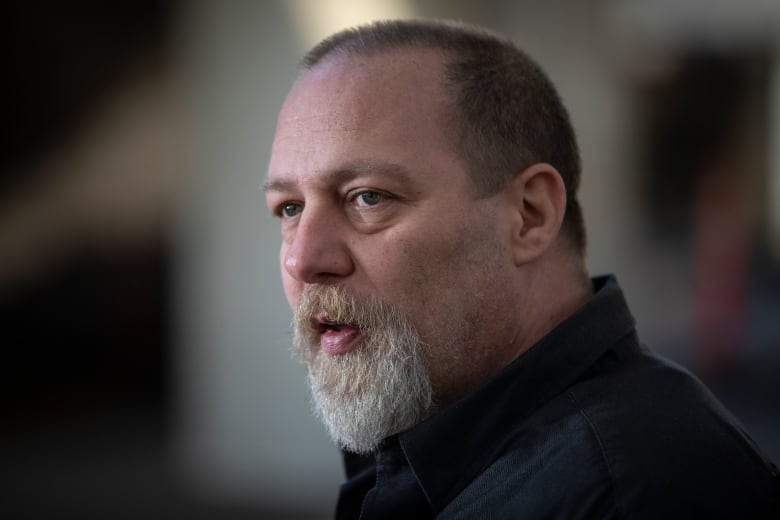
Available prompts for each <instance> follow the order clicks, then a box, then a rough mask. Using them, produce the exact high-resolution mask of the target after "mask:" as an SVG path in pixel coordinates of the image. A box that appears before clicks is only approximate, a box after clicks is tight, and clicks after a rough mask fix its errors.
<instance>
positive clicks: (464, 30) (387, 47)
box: [300, 19, 519, 70]
mask: <svg viewBox="0 0 780 520" xmlns="http://www.w3.org/2000/svg"><path fill="white" fill-rule="evenodd" d="M475 42H481V43H483V44H484V45H486V46H489V47H494V46H496V45H502V46H509V47H512V48H514V49H517V50H519V49H518V48H517V46H516V45H515V43H514V42H513V41H512V40H511V39H509V38H507V37H506V36H504V35H502V34H500V33H497V32H494V31H491V30H490V29H486V28H484V27H480V26H476V25H471V24H467V23H464V22H461V21H453V20H440V19H432V20H383V21H377V22H372V23H369V24H364V25H359V26H355V27H350V28H347V29H343V30H341V31H339V32H337V33H335V34H332V35H331V36H329V37H327V38H325V39H324V40H322V41H320V42H319V43H318V44H317V45H315V46H314V47H312V48H311V50H309V52H307V53H306V55H304V57H303V59H302V60H301V62H300V65H301V67H302V68H303V69H304V70H307V69H311V68H313V67H315V66H316V65H317V64H318V63H320V62H322V61H323V60H325V59H327V58H329V57H336V56H339V55H340V56H344V57H348V56H355V55H363V56H367V57H368V56H371V55H374V54H380V53H383V52H387V51H392V50H402V49H426V48H427V49H438V50H440V51H442V53H443V56H447V57H449V58H454V57H456V56H457V55H458V54H459V52H463V51H471V52H473V51H474V50H475Z"/></svg>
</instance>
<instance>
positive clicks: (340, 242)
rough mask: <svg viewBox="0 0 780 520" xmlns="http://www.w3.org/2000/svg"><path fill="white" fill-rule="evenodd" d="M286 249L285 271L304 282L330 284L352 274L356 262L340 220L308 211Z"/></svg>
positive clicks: (284, 253) (303, 215)
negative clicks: (353, 259) (339, 223)
mask: <svg viewBox="0 0 780 520" xmlns="http://www.w3.org/2000/svg"><path fill="white" fill-rule="evenodd" d="M285 247H286V250H283V251H282V262H283V266H284V270H285V271H286V272H287V274H289V275H290V276H291V277H292V278H294V279H295V280H297V281H299V282H302V283H310V284H311V283H328V282H329V281H333V280H334V279H338V278H343V277H345V276H349V275H350V274H351V273H352V271H353V270H354V263H353V261H352V256H351V254H350V251H349V247H348V244H347V243H346V237H345V236H344V232H343V230H342V229H341V227H340V226H339V225H338V220H337V219H334V218H327V216H326V215H324V214H322V213H315V212H309V213H308V214H307V211H306V210H304V213H303V214H302V215H301V220H300V222H299V223H298V227H297V229H296V230H295V234H294V236H293V237H292V240H291V241H290V242H289V243H288V244H287V245H286V246H285Z"/></svg>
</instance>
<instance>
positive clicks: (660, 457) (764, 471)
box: [566, 350, 780, 518]
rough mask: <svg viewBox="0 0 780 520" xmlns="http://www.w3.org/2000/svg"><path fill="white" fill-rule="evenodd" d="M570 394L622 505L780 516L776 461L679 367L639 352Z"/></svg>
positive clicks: (654, 512) (668, 512) (669, 512)
mask: <svg viewBox="0 0 780 520" xmlns="http://www.w3.org/2000/svg"><path fill="white" fill-rule="evenodd" d="M566 397H567V399H568V400H569V401H570V402H571V403H572V405H573V407H574V408H575V410H576V411H577V413H579V414H580V415H582V416H583V417H584V418H585V419H586V421H587V424H588V428H589V430H590V434H591V435H592V436H593V437H594V439H595V440H596V442H597V443H598V445H599V448H600V450H601V454H602V457H603V460H604V464H605V465H606V466H607V468H608V471H609V475H610V477H611V478H612V482H613V486H614V492H615V500H616V507H617V508H618V510H622V511H625V512H631V513H632V516H636V515H637V514H639V513H641V512H643V511H646V512H648V516H658V515H661V516H667V517H668V516H671V517H674V516H675V515H679V514H680V512H683V511H684V512H686V513H687V514H689V515H691V516H697V517H698V516H706V517H709V518H736V517H746V516H748V517H755V518H761V517H762V516H761V514H763V513H767V514H768V512H769V511H770V510H772V511H774V512H775V513H780V481H779V480H778V476H777V468H776V467H774V466H773V465H772V464H771V463H770V462H769V461H768V459H767V458H766V457H764V456H763V455H762V454H761V452H760V450H759V449H758V448H757V446H756V445H755V443H754V442H753V441H752V439H751V438H750V437H749V436H748V435H747V433H745V432H744V430H743V429H742V428H741V426H740V425H739V423H738V422H737V420H736V419H734V417H733V416H732V415H731V414H730V413H729V412H728V411H727V410H726V409H725V408H724V407H723V406H722V405H721V403H720V402H719V401H718V400H717V399H716V398H715V397H714V396H713V395H712V394H711V393H710V392H709V390H708V389H707V388H706V387H705V386H704V385H703V384H702V383H701V382H699V381H698V380H697V379H696V378H695V377H694V376H692V375H691V374H690V373H689V372H687V371H686V370H684V369H682V368H681V367H679V366H677V365H675V364H673V363H671V362H669V361H667V360H664V359H662V358H660V357H658V356H655V355H653V354H652V353H650V352H647V351H645V350H642V351H640V352H639V354H638V355H637V356H635V357H634V358H632V359H631V360H628V361H626V362H625V363H623V364H621V365H620V367H619V368H618V369H615V370H612V371H609V372H608V373H606V374H603V375H602V376H600V377H597V378H592V379H588V380H586V381H583V382H581V383H580V384H578V385H575V386H574V387H572V388H570V389H569V391H568V392H567V396H566Z"/></svg>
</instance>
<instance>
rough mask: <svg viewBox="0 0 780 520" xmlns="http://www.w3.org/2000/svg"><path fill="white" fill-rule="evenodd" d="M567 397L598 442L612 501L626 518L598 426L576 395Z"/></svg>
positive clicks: (619, 514)
mask: <svg viewBox="0 0 780 520" xmlns="http://www.w3.org/2000/svg"><path fill="white" fill-rule="evenodd" d="M566 395H567V396H568V398H569V400H570V401H571V402H572V403H573V404H574V406H575V408H576V409H577V411H578V412H579V413H580V415H582V417H583V418H584V419H585V421H586V422H587V423H588V427H589V429H590V431H591V433H592V434H593V436H594V437H595V439H596V442H597V443H598V446H599V451H600V452H601V459H602V460H603V461H604V466H605V467H606V468H607V475H609V479H610V484H611V485H610V488H611V489H612V500H613V501H614V502H615V510H616V511H617V513H618V517H619V518H625V516H624V514H623V510H622V508H621V507H620V502H619V501H618V497H617V478H616V477H615V472H614V471H613V470H612V465H611V464H610V462H609V457H607V450H606V448H605V446H604V442H603V441H602V439H601V434H600V433H599V430H598V428H596V425H595V424H594V423H593V421H592V420H591V418H590V416H589V415H588V412H586V411H585V408H584V407H582V406H581V405H580V403H579V401H578V400H577V398H576V397H575V396H574V393H573V392H572V391H568V392H566Z"/></svg>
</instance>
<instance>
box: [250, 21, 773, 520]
mask: <svg viewBox="0 0 780 520" xmlns="http://www.w3.org/2000/svg"><path fill="white" fill-rule="evenodd" d="M303 63H304V71H303V73H302V74H301V76H300V77H299V78H298V80H297V81H296V82H295V85H294V86H293V88H292V90H291V92H290V94H289V96H288V98H287V100H286V101H285V103H284V106H283V107H282V110H281V113H280V115H279V120H278V125H277V129H276V137H275V140H274V143H273V149H272V156H271V161H270V165H269V172H268V177H267V180H266V184H265V191H266V198H267V203H268V206H269V208H270V209H271V211H272V212H273V213H274V215H276V216H277V217H278V219H279V221H280V224H281V232H282V246H281V252H280V263H281V267H282V269H281V270H282V279H283V283H284V289H285V293H286V295H287V299H288V301H289V303H290V305H291V307H292V308H293V309H294V310H295V330H294V332H295V338H294V345H295V350H296V352H297V354H298V355H299V356H300V358H301V359H302V360H303V362H304V363H305V364H306V366H307V368H308V372H309V380H310V384H311V387H312V395H313V401H314V404H315V408H316V411H317V414H318V415H319V416H320V418H321V419H322V420H323V422H324V423H325V425H326V427H327V428H328V430H329V432H330V435H331V436H332V437H333V439H334V440H335V441H336V442H337V443H338V444H339V446H340V447H341V448H342V449H343V451H344V456H345V465H346V470H347V477H348V480H347V482H346V483H345V484H344V485H343V486H342V488H341V495H340V498H339V504H338V506H337V516H338V517H339V518H358V517H359V518H427V517H434V516H435V517H441V518H483V517H491V518H551V517H555V518H572V517H584V518H605V517H616V518H620V517H626V518H694V517H696V518H713V517H723V518H736V517H741V518H748V517H753V518H755V517H760V515H770V516H771V515H773V514H774V513H775V512H777V511H778V510H779V509H778V508H779V507H780V506H779V505H778V504H779V500H778V478H777V469H776V468H775V467H774V466H773V465H772V464H771V463H769V462H768V461H767V459H766V458H764V457H763V456H762V455H760V454H759V452H758V451H757V450H756V448H755V446H754V445H753V443H752V441H751V440H750V439H749V437H748V436H747V435H746V434H745V433H744V432H743V431H742V430H741V429H740V428H739V427H738V426H737V425H736V423H735V421H734V420H733V419H732V418H731V416H730V415H728V413H727V412H726V411H725V410H724V409H723V408H722V407H721V406H720V405H719V404H718V403H717V402H716V401H715V399H714V398H713V397H712V396H711V395H710V394H709V393H708V392H707V391H706V390H705V389H704V388H703V387H702V386H701V384H700V383H698V382H697V381H696V380H695V379H694V378H693V377H692V376H690V375H689V374H688V373H687V372H685V371H684V370H682V369H680V368H678V367H676V366H674V365H672V364H671V363H669V362H667V361H664V360H662V359H660V358H659V357H657V356H655V355H654V354H653V353H651V352H650V351H649V350H647V349H646V348H645V347H643V346H641V345H640V343H639V340H638V339H637V336H636V333H635V330H634V325H633V318H632V317H631V314H630V313H629V311H628V308H627V306H626V303H625V301H624V299H623V296H622V293H621V291H620V288H619V287H618V285H617V282H616V281H615V279H614V278H611V277H602V278H597V279H594V280H593V281H591V280H589V279H588V275H587V271H586V268H585V265H584V249H585V233H584V228H583V223H582V215H581V211H580V207H579V204H578V203H577V186H578V183H579V176H580V164H579V156H578V151H577V146H576V143H575V138H574V132H573V130H572V127H571V124H570V122H569V118H568V115H567V113H566V110H565V109H564V107H563V106H562V104H561V101H560V99H559V97H558V95H557V93H556V92H555V89H554V88H553V86H552V84H551V83H550V81H549V80H548V79H547V77H546V76H545V75H544V73H543V72H542V71H541V70H540V69H539V68H538V66H537V65H536V64H534V63H533V62H532V61H531V60H530V59H529V58H528V57H527V56H525V55H524V54H523V53H522V52H521V51H519V50H518V49H517V48H516V47H515V46H514V45H513V44H512V43H510V42H508V41H506V40H504V39H503V38H501V37H498V36H496V35H493V34H489V33H487V32H485V31H483V30H480V29H476V28H470V27H466V26H461V25H456V24H449V23H439V22H436V23H433V22H385V23H379V24H374V25H371V26H366V27H361V28H358V29H355V30H348V31H344V32H341V33H338V34H336V35H334V36H332V37H331V38H329V39H327V40H325V41H323V42H322V43H320V44H319V45H318V46H316V47H315V48H314V49H312V50H311V51H310V52H309V54H308V55H307V56H306V58H305V59H304V62H303ZM778 518H780V516H778Z"/></svg>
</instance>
